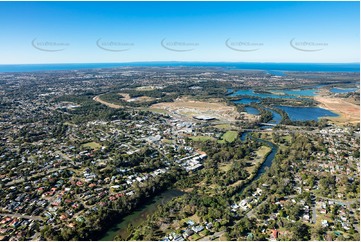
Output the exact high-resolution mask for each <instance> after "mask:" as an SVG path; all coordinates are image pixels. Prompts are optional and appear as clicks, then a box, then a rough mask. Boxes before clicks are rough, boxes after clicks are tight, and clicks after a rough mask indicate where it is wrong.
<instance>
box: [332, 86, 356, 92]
mask: <svg viewBox="0 0 361 242" xmlns="http://www.w3.org/2000/svg"><path fill="white" fill-rule="evenodd" d="M357 90H358V88H356V87H355V88H338V87H334V88H331V89H330V92H333V93H348V92H355V91H357Z"/></svg>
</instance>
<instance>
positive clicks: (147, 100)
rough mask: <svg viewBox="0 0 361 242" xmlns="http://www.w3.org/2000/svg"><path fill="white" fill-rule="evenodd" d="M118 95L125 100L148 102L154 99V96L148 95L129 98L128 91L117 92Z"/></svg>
mask: <svg viewBox="0 0 361 242" xmlns="http://www.w3.org/2000/svg"><path fill="white" fill-rule="evenodd" d="M118 94H119V95H121V96H123V98H122V99H123V100H124V101H126V102H139V103H141V102H150V101H153V100H155V98H152V97H148V96H141V97H135V98H131V97H130V95H129V94H128V93H118Z"/></svg>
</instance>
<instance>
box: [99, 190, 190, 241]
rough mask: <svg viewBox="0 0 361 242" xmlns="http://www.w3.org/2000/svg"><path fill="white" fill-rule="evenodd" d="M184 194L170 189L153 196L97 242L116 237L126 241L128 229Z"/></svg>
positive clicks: (110, 228)
mask: <svg viewBox="0 0 361 242" xmlns="http://www.w3.org/2000/svg"><path fill="white" fill-rule="evenodd" d="M183 194H184V192H182V191H180V190H175V189H170V190H166V191H164V192H162V193H161V194H159V195H157V196H155V197H154V198H152V199H151V200H150V201H148V202H146V203H145V204H143V205H142V206H140V207H139V208H138V209H136V210H135V211H134V212H132V213H130V214H129V215H127V216H125V217H124V218H122V219H121V220H120V221H119V222H117V223H115V224H113V225H112V226H111V227H109V229H108V231H107V232H106V233H105V234H104V235H103V236H102V237H101V238H100V239H99V241H113V240H114V237H115V236H117V237H119V238H121V239H123V240H126V239H127V237H128V236H129V235H130V231H129V229H128V227H130V226H131V227H132V228H136V227H137V226H139V225H140V224H141V223H142V222H144V221H145V220H146V219H147V216H150V215H152V214H153V213H154V212H155V211H156V209H157V206H158V205H161V204H164V203H166V202H168V201H169V200H171V199H172V198H175V197H179V196H182V195H183Z"/></svg>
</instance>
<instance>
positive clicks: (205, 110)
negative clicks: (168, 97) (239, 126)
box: [150, 98, 239, 121]
mask: <svg viewBox="0 0 361 242" xmlns="http://www.w3.org/2000/svg"><path fill="white" fill-rule="evenodd" d="M212 101H214V100H212ZM150 108H153V109H154V108H155V109H163V110H166V111H168V113H169V114H170V115H172V114H175V115H180V116H183V117H187V118H193V116H207V117H213V118H216V119H219V120H223V121H236V119H237V118H238V117H239V114H238V112H237V110H236V108H235V107H233V106H227V104H226V103H225V102H204V101H194V100H191V99H188V98H180V99H176V100H175V101H174V102H165V103H157V104H154V105H152V106H151V107H150Z"/></svg>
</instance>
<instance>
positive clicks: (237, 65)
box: [0, 61, 360, 76]
mask: <svg viewBox="0 0 361 242" xmlns="http://www.w3.org/2000/svg"><path fill="white" fill-rule="evenodd" d="M137 66H140V67H147V66H149V67H215V68H223V69H227V70H259V71H267V72H268V73H270V74H271V75H278V76H279V75H283V74H284V73H283V72H287V71H306V72H312V71H317V72H360V65H359V63H346V64H343V63H341V64H340V63H334V64H329V63H327V64H322V63H257V62H169V61H160V62H130V63H73V64H26V65H25V64H24V65H0V72H34V71H54V70H81V69H97V68H114V67H137Z"/></svg>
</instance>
